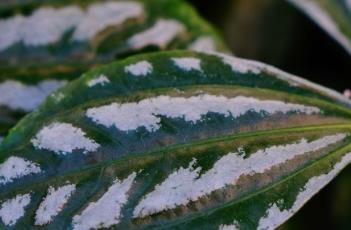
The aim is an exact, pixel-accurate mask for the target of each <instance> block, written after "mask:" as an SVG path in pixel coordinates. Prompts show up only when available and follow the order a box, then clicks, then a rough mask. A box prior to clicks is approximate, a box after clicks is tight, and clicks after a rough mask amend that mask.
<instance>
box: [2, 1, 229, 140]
mask: <svg viewBox="0 0 351 230" xmlns="http://www.w3.org/2000/svg"><path fill="white" fill-rule="evenodd" d="M164 49H195V50H207V51H210V50H226V47H225V46H224V45H223V42H222V41H221V39H220V38H219V37H218V35H217V34H216V32H215V31H214V30H213V29H212V28H211V26H209V25H208V24H207V23H206V22H205V21H204V20H202V19H201V18H200V17H199V16H198V15H197V13H196V12H195V11H194V10H193V9H192V8H191V7H190V6H189V5H188V4H187V3H185V2H184V1H182V0H168V1H164V0H133V1H129V0H110V1H96V0H89V1H86V0H84V1H67V0H54V1H49V2H48V1H46V2H44V1H1V2H0V92H1V94H0V110H1V112H0V135H4V134H5V133H6V131H7V130H8V128H10V127H11V126H13V125H14V124H15V123H16V122H17V120H18V118H19V117H22V116H23V114H24V113H26V112H29V111H32V110H33V109H34V108H36V107H37V106H38V105H39V104H40V103H41V102H42V101H43V100H44V99H45V98H46V96H47V95H49V94H50V93H51V92H52V91H53V90H54V89H57V88H59V87H61V86H62V85H64V84H65V83H66V82H67V80H70V79H73V78H75V77H77V76H79V75H80V74H81V73H82V72H84V71H86V70H87V69H88V68H89V67H91V66H94V65H97V64H100V63H105V62H108V61H111V60H113V59H115V58H120V57H124V56H128V55H130V54H133V53H141V52H144V53H145V52H149V51H155V50H164ZM96 83H99V82H96ZM100 83H102V82H100ZM59 98H60V97H59V95H58V99H59Z"/></svg>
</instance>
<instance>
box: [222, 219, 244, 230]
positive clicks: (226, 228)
mask: <svg viewBox="0 0 351 230" xmlns="http://www.w3.org/2000/svg"><path fill="white" fill-rule="evenodd" d="M239 226H240V225H239V223H238V222H237V221H234V222H233V224H231V225H225V224H222V225H220V226H219V228H218V230H239Z"/></svg>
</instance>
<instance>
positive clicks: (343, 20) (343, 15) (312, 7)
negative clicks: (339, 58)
mask: <svg viewBox="0 0 351 230" xmlns="http://www.w3.org/2000/svg"><path fill="white" fill-rule="evenodd" d="M287 1H289V2H290V3H292V4H293V5H294V6H296V7H297V8H298V9H300V10H301V11H302V12H304V13H305V14H306V15H307V16H308V17H310V18H311V19H312V20H313V21H314V22H315V23H316V24H318V25H319V26H320V27H321V28H323V29H324V30H325V31H326V32H327V33H328V34H329V35H330V36H331V37H333V38H334V39H335V40H336V41H337V42H338V43H339V44H340V45H341V46H343V47H344V49H345V50H346V51H347V52H348V53H349V54H351V1H350V0H287Z"/></svg>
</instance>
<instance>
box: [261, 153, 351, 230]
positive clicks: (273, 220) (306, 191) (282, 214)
mask: <svg viewBox="0 0 351 230" xmlns="http://www.w3.org/2000/svg"><path fill="white" fill-rule="evenodd" d="M350 163H351V153H347V154H346V155H345V156H344V157H343V158H342V159H341V161H340V162H339V163H337V164H336V165H335V166H334V168H333V169H332V170H331V171H330V172H329V173H327V174H322V175H320V176H315V177H312V178H311V179H309V181H308V182H307V183H306V185H305V186H304V188H303V189H302V191H301V192H300V193H299V194H298V195H297V197H296V200H295V202H294V204H293V206H292V208H291V209H289V210H281V209H280V208H279V207H278V206H277V204H275V203H274V204H271V207H270V208H269V209H268V210H267V212H266V215H265V216H264V217H262V218H261V219H260V221H259V226H258V229H261V230H270V229H275V228H277V227H279V226H280V225H281V224H283V223H284V222H285V221H286V220H288V219H289V218H290V217H292V216H293V215H294V214H295V213H296V212H297V211H298V210H299V209H300V208H302V206H303V205H304V204H305V203H306V202H307V201H308V200H310V199H311V198H312V197H313V196H314V195H315V194H316V193H318V192H319V191H320V190H321V189H322V188H323V187H325V186H326V185H327V184H328V183H329V182H330V181H331V180H332V179H333V178H334V177H336V176H337V174H339V173H340V172H341V170H342V169H344V168H345V167H346V166H347V165H349V164H350ZM279 202H281V201H279Z"/></svg>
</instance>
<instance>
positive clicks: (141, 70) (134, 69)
mask: <svg viewBox="0 0 351 230" xmlns="http://www.w3.org/2000/svg"><path fill="white" fill-rule="evenodd" d="M153 69H154V68H153V66H152V64H151V63H150V62H148V61H140V62H137V63H135V64H130V65H127V66H126V67H124V72H126V73H130V74H133V75H135V76H146V75H148V74H151V73H152V71H153Z"/></svg>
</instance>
